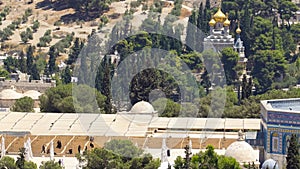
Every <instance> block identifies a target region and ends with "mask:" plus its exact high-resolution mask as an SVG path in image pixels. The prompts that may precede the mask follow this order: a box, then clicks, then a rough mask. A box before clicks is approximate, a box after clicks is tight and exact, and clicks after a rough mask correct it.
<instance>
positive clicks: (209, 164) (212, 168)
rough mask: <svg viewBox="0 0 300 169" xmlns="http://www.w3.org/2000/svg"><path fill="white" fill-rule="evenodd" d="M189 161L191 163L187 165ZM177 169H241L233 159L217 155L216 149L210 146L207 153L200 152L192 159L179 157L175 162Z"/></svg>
mask: <svg viewBox="0 0 300 169" xmlns="http://www.w3.org/2000/svg"><path fill="white" fill-rule="evenodd" d="M186 153H187V152H186ZM187 160H188V161H189V162H188V163H187ZM174 168H175V169H182V168H190V169H208V168H209V169H228V168H231V169H240V164H239V163H238V162H237V161H236V160H235V159H234V158H231V157H225V156H220V155H217V153H216V152H214V148H213V147H212V146H211V145H209V146H207V147H206V151H205V152H202V151H201V152H199V153H197V154H194V155H193V156H192V157H190V156H187V157H186V158H184V159H183V158H182V157H181V156H178V157H177V158H176V160H175V166H174Z"/></svg>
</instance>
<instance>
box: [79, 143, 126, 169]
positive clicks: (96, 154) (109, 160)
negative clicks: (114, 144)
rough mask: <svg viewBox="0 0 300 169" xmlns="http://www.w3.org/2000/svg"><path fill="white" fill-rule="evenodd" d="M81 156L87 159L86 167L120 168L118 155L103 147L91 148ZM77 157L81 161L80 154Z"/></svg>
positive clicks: (90, 168)
mask: <svg viewBox="0 0 300 169" xmlns="http://www.w3.org/2000/svg"><path fill="white" fill-rule="evenodd" d="M83 157H84V158H83V159H84V161H87V165H86V168H88V169H99V168H121V166H122V163H123V161H122V159H121V157H120V155H118V154H115V153H113V152H112V151H109V150H107V149H104V148H101V149H99V148H95V149H92V150H91V151H88V152H87V153H86V154H84V155H83ZM77 158H79V161H83V159H82V158H81V157H80V156H79V157H77Z"/></svg>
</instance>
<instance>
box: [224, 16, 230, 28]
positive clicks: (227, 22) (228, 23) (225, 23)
mask: <svg viewBox="0 0 300 169" xmlns="http://www.w3.org/2000/svg"><path fill="white" fill-rule="evenodd" d="M229 25H230V21H229V20H228V18H227V19H226V20H225V22H224V26H229Z"/></svg>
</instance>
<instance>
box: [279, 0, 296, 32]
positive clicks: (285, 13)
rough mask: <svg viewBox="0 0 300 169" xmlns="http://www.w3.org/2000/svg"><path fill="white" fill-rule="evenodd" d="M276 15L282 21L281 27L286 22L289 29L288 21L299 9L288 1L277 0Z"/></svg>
mask: <svg viewBox="0 0 300 169" xmlns="http://www.w3.org/2000/svg"><path fill="white" fill-rule="evenodd" d="M278 7H279V9H278V13H279V16H280V19H281V21H282V26H284V21H287V22H288V26H289V27H290V22H289V21H290V19H291V18H292V17H294V16H295V13H296V11H297V10H299V8H298V7H297V5H296V4H295V3H294V2H292V1H290V0H278Z"/></svg>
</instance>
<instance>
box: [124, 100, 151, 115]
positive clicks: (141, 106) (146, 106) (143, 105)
mask: <svg viewBox="0 0 300 169" xmlns="http://www.w3.org/2000/svg"><path fill="white" fill-rule="evenodd" d="M130 112H131V113H147V114H150V113H155V111H154V108H153V106H152V105H151V104H150V103H148V102H145V101H140V102H137V103H136V104H135V105H133V106H132V108H131V110H130Z"/></svg>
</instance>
